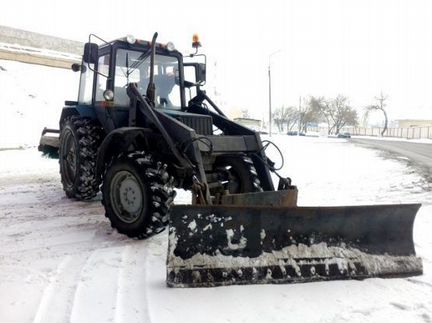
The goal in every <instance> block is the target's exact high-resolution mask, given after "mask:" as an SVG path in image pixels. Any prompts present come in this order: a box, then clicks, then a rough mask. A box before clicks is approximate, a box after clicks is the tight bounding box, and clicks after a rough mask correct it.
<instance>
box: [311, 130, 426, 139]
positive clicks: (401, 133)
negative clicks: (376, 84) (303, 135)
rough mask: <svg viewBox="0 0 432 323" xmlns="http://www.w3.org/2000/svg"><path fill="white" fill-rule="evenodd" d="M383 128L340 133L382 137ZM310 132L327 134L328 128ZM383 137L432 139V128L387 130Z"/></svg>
mask: <svg viewBox="0 0 432 323" xmlns="http://www.w3.org/2000/svg"><path fill="white" fill-rule="evenodd" d="M382 130H383V128H363V127H344V128H343V129H342V130H341V131H340V132H349V133H350V134H351V135H354V136H372V137H380V136H381V131H382ZM308 131H318V132H321V133H327V128H308ZM383 137H394V138H405V139H432V127H410V128H387V131H386V132H385V133H384V135H383Z"/></svg>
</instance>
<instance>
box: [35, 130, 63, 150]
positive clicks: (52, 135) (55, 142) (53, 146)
mask: <svg viewBox="0 0 432 323" xmlns="http://www.w3.org/2000/svg"><path fill="white" fill-rule="evenodd" d="M59 134H60V130H57V129H48V128H44V129H43V130H42V134H41V138H40V140H39V146H38V150H39V151H41V152H42V153H43V154H44V155H48V156H50V157H58V150H59V146H60V140H59Z"/></svg>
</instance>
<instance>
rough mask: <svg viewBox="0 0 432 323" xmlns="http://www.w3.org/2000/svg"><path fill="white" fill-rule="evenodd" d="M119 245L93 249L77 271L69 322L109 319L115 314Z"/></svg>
mask: <svg viewBox="0 0 432 323" xmlns="http://www.w3.org/2000/svg"><path fill="white" fill-rule="evenodd" d="M122 249H123V248H122V247H114V248H105V249H97V250H95V251H94V252H93V253H92V254H91V255H90V257H89V258H88V259H87V261H86V263H85V264H84V266H83V267H82V270H81V272H80V275H79V278H78V283H77V288H76V291H75V295H74V299H73V304H72V310H71V311H70V318H69V321H68V322H70V323H96V322H112V321H113V319H114V317H115V311H116V303H117V294H118V275H119V271H120V266H121V251H122Z"/></svg>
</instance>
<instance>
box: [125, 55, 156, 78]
mask: <svg viewBox="0 0 432 323" xmlns="http://www.w3.org/2000/svg"><path fill="white" fill-rule="evenodd" d="M150 54H151V48H150V49H149V50H148V51H146V52H144V53H142V54H141V55H140V56H139V57H138V59H137V60H136V61H135V62H133V63H132V65H131V66H130V69H129V67H128V68H127V75H126V76H127V77H129V75H131V74H132V73H133V72H134V71H135V70H136V69H137V68H138V67H140V65H141V64H142V63H144V61H145V60H146V59H147V58H148V57H149V56H150ZM126 55H127V53H126ZM126 60H127V65H126V66H128V65H129V58H128V56H126Z"/></svg>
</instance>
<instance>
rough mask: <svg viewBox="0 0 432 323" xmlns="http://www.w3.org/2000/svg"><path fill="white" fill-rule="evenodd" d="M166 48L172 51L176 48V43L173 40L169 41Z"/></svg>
mask: <svg viewBox="0 0 432 323" xmlns="http://www.w3.org/2000/svg"><path fill="white" fill-rule="evenodd" d="M166 48H167V49H168V50H169V51H170V52H172V51H173V50H174V49H175V46H174V44H173V43H172V42H168V43H167V44H166Z"/></svg>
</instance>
